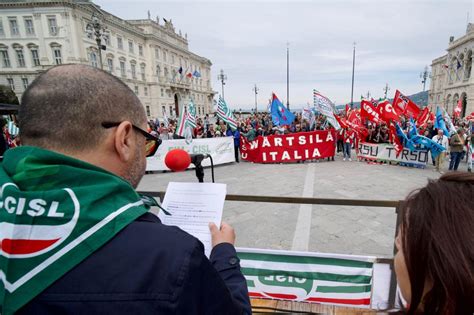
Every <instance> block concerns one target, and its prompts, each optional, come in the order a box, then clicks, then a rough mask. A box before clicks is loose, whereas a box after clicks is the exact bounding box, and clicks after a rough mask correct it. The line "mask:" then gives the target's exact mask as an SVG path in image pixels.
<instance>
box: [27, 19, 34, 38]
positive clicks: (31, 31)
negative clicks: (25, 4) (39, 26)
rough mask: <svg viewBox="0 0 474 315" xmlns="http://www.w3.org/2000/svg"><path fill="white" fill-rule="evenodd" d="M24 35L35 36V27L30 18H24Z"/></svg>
mask: <svg viewBox="0 0 474 315" xmlns="http://www.w3.org/2000/svg"><path fill="white" fill-rule="evenodd" d="M25 29H26V35H35V27H34V25H33V20H32V19H31V18H25Z"/></svg>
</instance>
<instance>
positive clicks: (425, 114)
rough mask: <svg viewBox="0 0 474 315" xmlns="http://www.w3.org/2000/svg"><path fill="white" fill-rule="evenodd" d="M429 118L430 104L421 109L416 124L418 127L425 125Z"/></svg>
mask: <svg viewBox="0 0 474 315" xmlns="http://www.w3.org/2000/svg"><path fill="white" fill-rule="evenodd" d="M429 119H430V109H429V108H428V106H426V107H425V108H423V110H422V111H421V113H420V116H418V118H417V120H416V126H417V127H421V126H424V125H425V124H427V123H428V120H429Z"/></svg>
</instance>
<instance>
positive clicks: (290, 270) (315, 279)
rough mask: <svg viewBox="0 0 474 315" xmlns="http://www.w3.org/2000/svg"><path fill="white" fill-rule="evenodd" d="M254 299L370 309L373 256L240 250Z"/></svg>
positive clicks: (250, 293)
mask: <svg viewBox="0 0 474 315" xmlns="http://www.w3.org/2000/svg"><path fill="white" fill-rule="evenodd" d="M237 255H238V256H239V258H240V265H241V269H242V273H243V274H244V276H245V278H246V280H247V286H248V290H249V295H250V296H251V297H254V298H270V299H280V300H292V301H305V302H313V303H332V304H343V305H351V306H359V307H369V306H370V304H371V294H372V285H373V281H372V276H373V262H374V258H373V257H364V256H351V255H340V254H323V253H298V252H289V251H277V250H265V249H249V248H237Z"/></svg>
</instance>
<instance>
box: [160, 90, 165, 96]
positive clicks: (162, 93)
mask: <svg viewBox="0 0 474 315" xmlns="http://www.w3.org/2000/svg"><path fill="white" fill-rule="evenodd" d="M161 97H165V93H164V91H163V89H161Z"/></svg>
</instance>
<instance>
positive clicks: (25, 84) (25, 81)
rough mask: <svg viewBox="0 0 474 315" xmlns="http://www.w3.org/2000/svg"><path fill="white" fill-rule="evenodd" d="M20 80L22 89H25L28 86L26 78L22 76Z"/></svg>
mask: <svg viewBox="0 0 474 315" xmlns="http://www.w3.org/2000/svg"><path fill="white" fill-rule="evenodd" d="M21 82H22V83H23V89H24V90H26V88H27V87H28V78H22V79H21Z"/></svg>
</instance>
